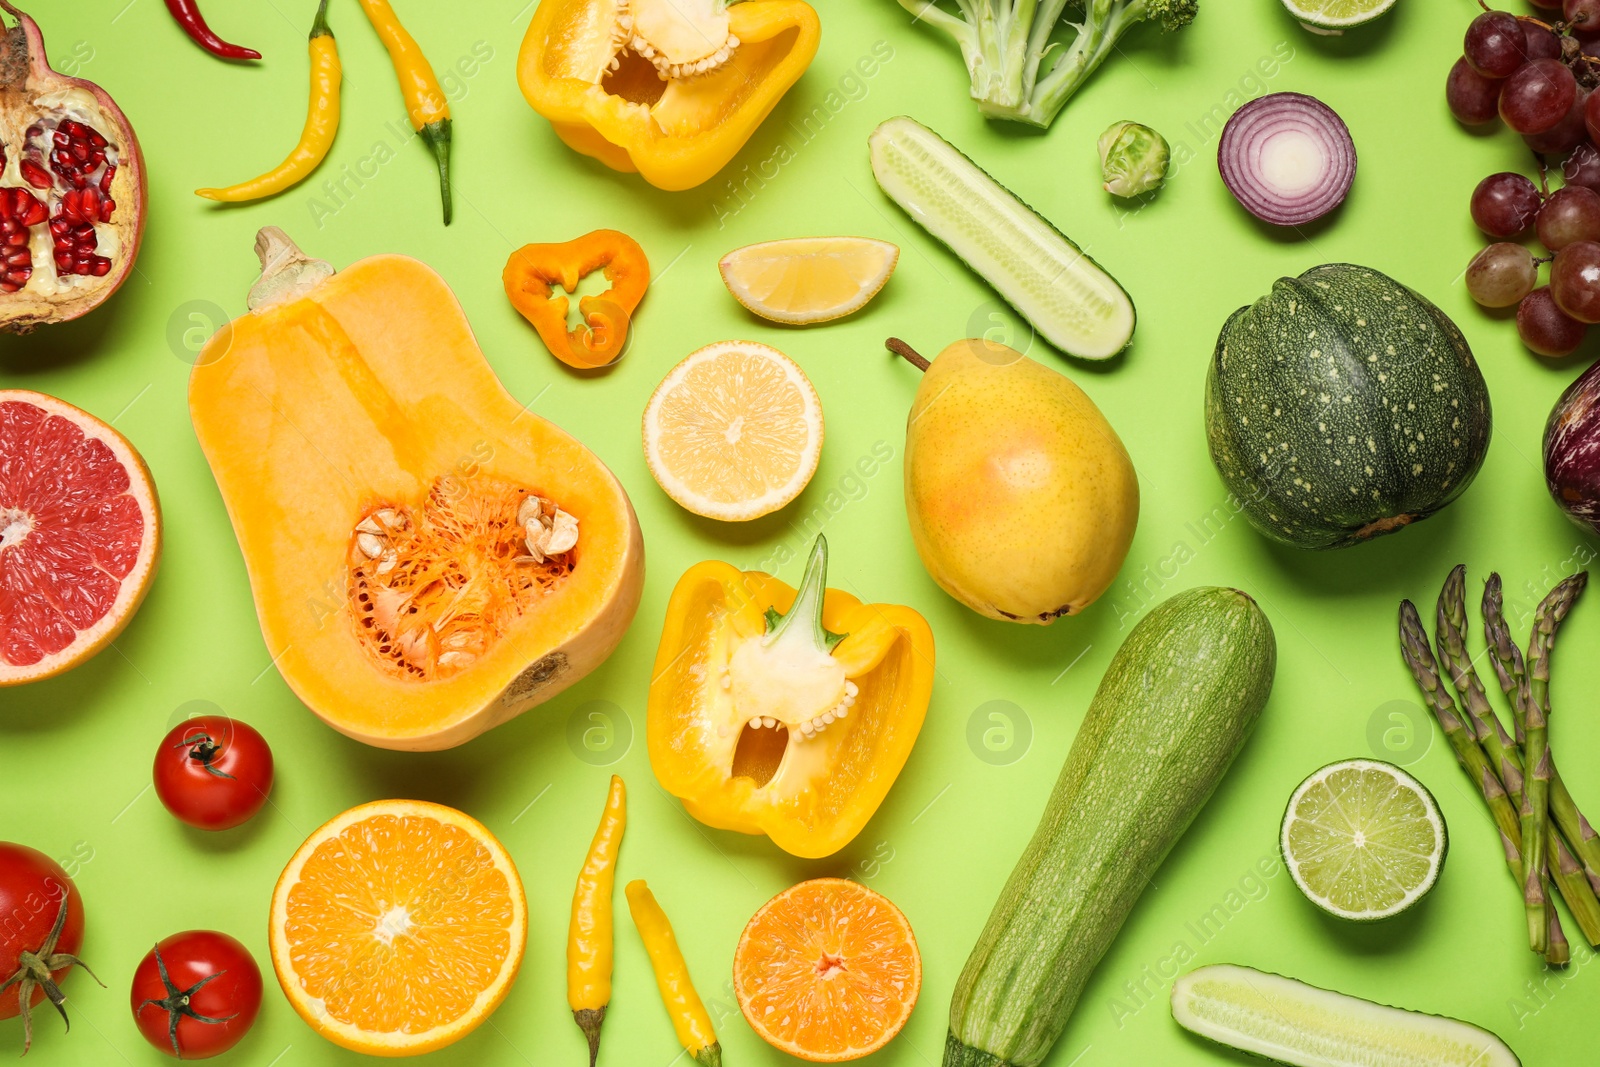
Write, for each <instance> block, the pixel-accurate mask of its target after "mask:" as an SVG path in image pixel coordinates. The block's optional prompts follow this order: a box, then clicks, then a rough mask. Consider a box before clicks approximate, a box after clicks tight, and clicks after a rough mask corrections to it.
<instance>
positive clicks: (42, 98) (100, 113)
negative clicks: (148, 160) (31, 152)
mask: <svg viewBox="0 0 1600 1067" xmlns="http://www.w3.org/2000/svg"><path fill="white" fill-rule="evenodd" d="M41 118H48V119H50V120H52V121H53V122H54V123H55V124H56V125H59V124H60V122H61V120H63V119H71V120H73V121H75V122H81V123H83V124H84V125H85V126H88V127H90V128H91V129H93V130H95V131H96V132H97V133H99V134H100V135H101V136H102V137H104V138H105V139H106V141H107V146H106V163H107V164H108V165H110V166H115V167H116V168H117V174H116V176H115V177H114V178H112V180H111V189H110V192H109V193H107V194H106V195H108V196H109V197H110V198H111V199H113V200H115V201H116V202H117V210H116V211H115V212H114V213H113V215H112V220H111V221H110V222H97V223H95V224H94V232H95V236H96V238H98V241H99V246H98V247H97V248H96V250H95V252H96V254H97V255H101V256H105V257H106V258H107V259H109V260H111V262H112V267H111V271H110V273H108V274H106V275H104V276H102V277H98V278H97V277H95V276H94V275H92V274H65V275H63V274H60V273H58V272H57V270H56V260H55V249H54V245H53V242H52V240H51V236H50V222H49V220H48V219H46V220H45V221H44V222H41V223H38V224H37V225H35V226H32V227H30V228H29V231H28V250H29V252H30V253H31V254H32V258H33V274H32V276H30V277H29V278H28V282H27V284H26V285H24V286H23V287H22V290H21V291H20V292H17V293H3V294H0V310H3V308H4V305H5V303H6V302H7V301H21V300H23V299H24V298H26V297H30V296H31V297H33V298H35V299H42V300H48V299H52V298H55V299H59V298H61V297H64V296H69V295H77V294H79V293H87V292H88V291H89V290H92V289H95V288H99V287H101V286H108V285H114V284H116V282H117V280H118V278H119V276H120V275H121V274H122V270H121V265H122V264H121V257H122V254H123V251H124V247H125V246H124V241H123V229H124V227H125V226H130V227H131V226H132V225H133V221H132V220H133V215H134V203H133V201H134V198H135V193H134V190H133V188H132V186H131V182H132V177H131V175H130V174H129V173H128V170H129V168H128V166H127V165H126V164H127V162H128V160H127V159H126V158H125V146H124V145H122V144H121V143H120V140H121V131H120V130H119V128H118V126H117V124H116V123H114V122H112V121H111V119H110V118H109V117H108V116H107V115H106V113H105V111H104V110H103V109H102V108H101V106H100V102H99V101H98V100H97V99H95V95H94V94H93V93H91V92H89V91H88V90H87V89H82V88H78V87H71V88H64V89H57V90H54V91H52V92H48V93H40V94H38V95H37V96H34V97H33V98H32V99H31V100H30V101H29V102H28V106H26V107H22V108H18V109H16V110H14V111H9V112H7V111H0V142H3V143H4V145H5V155H6V160H5V167H4V169H3V170H0V188H13V187H15V188H20V189H26V190H27V191H28V192H29V193H31V194H33V195H34V196H35V197H36V198H38V199H40V200H43V201H45V202H46V206H47V207H48V208H49V209H50V211H51V214H52V215H53V214H54V211H55V206H56V204H58V203H59V201H60V194H61V190H60V189H59V188H57V187H54V186H52V187H51V188H50V189H36V188H34V187H33V186H32V185H29V184H28V182H27V181H26V180H24V178H23V177H22V159H23V152H22V148H23V146H24V144H25V142H26V138H27V132H28V128H29V127H30V126H32V125H34V123H36V122H38V121H39V120H40V119H41ZM51 128H53V127H51ZM49 136H50V129H46V131H45V137H46V138H47V139H48V138H49ZM47 153H48V150H47ZM45 169H46V170H50V172H51V176H52V177H54V176H55V172H54V171H53V170H51V168H50V167H49V164H48V163H46V164H45Z"/></svg>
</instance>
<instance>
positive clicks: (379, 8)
mask: <svg viewBox="0 0 1600 1067" xmlns="http://www.w3.org/2000/svg"><path fill="white" fill-rule="evenodd" d="M361 10H363V11H365V12H366V13H367V21H369V22H371V23H372V28H373V29H375V30H377V31H378V39H379V40H381V41H382V42H383V46H384V47H385V48H387V49H388V50H389V58H390V59H391V60H393V61H394V72H395V75H396V76H397V77H398V78H399V79H400V94H401V95H402V96H403V97H405V102H406V113H407V114H408V115H409V116H410V117H411V126H412V128H413V129H414V130H416V131H417V132H418V133H420V134H421V135H422V139H423V141H425V142H427V145H428V147H429V148H430V149H432V150H433V156H434V158H435V159H436V160H438V161H439V195H440V196H441V197H442V198H443V199H444V224H445V225H446V226H448V225H450V214H451V212H450V102H449V101H448V100H446V99H445V95H444V90H443V89H440V88H439V79H438V78H436V77H434V75H433V67H431V66H429V65H428V57H427V56H425V55H423V54H422V49H421V48H419V47H418V46H417V42H416V39H415V38H413V37H412V36H411V35H410V34H409V33H407V32H406V28H405V27H404V26H402V25H400V19H399V17H398V16H397V15H395V13H394V8H392V7H390V6H389V0H361Z"/></svg>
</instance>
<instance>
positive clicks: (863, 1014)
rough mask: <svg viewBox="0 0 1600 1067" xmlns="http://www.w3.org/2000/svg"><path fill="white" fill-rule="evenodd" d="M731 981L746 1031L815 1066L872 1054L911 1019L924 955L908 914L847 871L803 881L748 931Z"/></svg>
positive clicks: (762, 913)
mask: <svg viewBox="0 0 1600 1067" xmlns="http://www.w3.org/2000/svg"><path fill="white" fill-rule="evenodd" d="M733 987H734V992H735V993H736V994H737V995H738V998H739V1009H740V1010H741V1011H743V1012H744V1017H745V1020H746V1021H747V1022H749V1024H750V1027H751V1029H753V1030H755V1032H756V1033H758V1034H760V1035H761V1037H762V1039H763V1040H765V1041H766V1042H767V1043H768V1044H769V1045H771V1046H772V1047H773V1048H776V1049H778V1050H780V1051H782V1052H787V1053H788V1054H789V1055H791V1056H798V1057H799V1058H800V1059H803V1060H810V1061H812V1062H813V1063H839V1062H842V1061H844V1060H854V1059H859V1058H861V1057H862V1056H866V1055H868V1054H869V1053H873V1052H876V1051H878V1050H879V1049H880V1048H882V1047H883V1046H884V1045H886V1044H888V1043H889V1040H890V1039H891V1038H893V1037H894V1035H896V1034H898V1033H899V1032H900V1030H901V1028H902V1027H904V1026H905V1024H906V1020H907V1019H909V1018H911V1009H912V1008H914V1007H916V1004H917V994H918V993H919V992H920V991H921V990H922V955H921V953H919V952H918V951H917V939H916V937H915V936H914V935H913V934H912V933H911V924H910V923H909V922H907V921H906V917H905V914H904V913H903V912H901V910H900V909H899V908H897V907H895V906H894V905H893V904H891V903H890V902H889V900H888V899H887V898H886V897H884V896H883V895H882V894H880V893H874V892H873V891H872V890H870V889H868V888H867V887H866V886H863V885H860V884H859V883H856V882H851V881H848V880H846V879H843V878H816V879H813V880H811V881H809V882H801V883H800V884H799V885H797V886H795V887H793V888H792V889H786V890H784V891H783V892H782V893H779V894H778V895H777V896H775V897H773V898H772V899H771V900H769V901H767V903H766V905H765V906H763V907H762V909H761V910H760V911H758V912H756V914H755V917H754V918H753V919H751V920H750V923H749V925H748V926H746V927H745V928H744V936H743V937H741V938H740V939H739V947H738V949H737V950H736V951H735V952H734V956H733Z"/></svg>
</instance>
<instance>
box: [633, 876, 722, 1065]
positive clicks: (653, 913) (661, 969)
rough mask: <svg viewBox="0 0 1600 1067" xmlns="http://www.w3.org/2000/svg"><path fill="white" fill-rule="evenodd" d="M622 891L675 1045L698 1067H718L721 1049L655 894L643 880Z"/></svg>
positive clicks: (670, 924) (687, 966)
mask: <svg viewBox="0 0 1600 1067" xmlns="http://www.w3.org/2000/svg"><path fill="white" fill-rule="evenodd" d="M626 892H627V894H628V911H629V912H631V913H632V915H633V925H634V926H636V927H638V928H639V939H640V940H642V941H643V942H644V950H645V951H646V952H648V953H649V954H650V966H651V968H652V969H654V970H655V972H656V986H657V987H658V988H659V989H660V990H661V1000H662V1002H663V1003H665V1004H666V1006H667V1014H668V1015H670V1016H672V1029H673V1030H674V1031H676V1032H677V1035H678V1043H679V1044H680V1045H682V1046H683V1047H684V1049H685V1050H686V1051H687V1052H688V1053H689V1055H691V1056H693V1057H694V1059H695V1062H696V1063H698V1064H700V1065H701V1067H722V1046H721V1045H720V1044H718V1043H717V1035H716V1032H715V1031H714V1030H713V1029H712V1028H711V1016H710V1015H709V1014H707V1013H706V1006H705V1005H704V1004H702V1003H701V1002H700V994H698V993H696V992H695V991H694V982H693V981H692V980H691V979H690V977H689V965H688V964H687V963H685V962H684V960H683V951H682V950H681V949H679V948H678V939H677V937H676V936H675V935H674V934H673V933H672V923H670V922H668V921H667V913H666V912H664V911H662V910H661V905H660V904H657V903H656V898H655V895H654V894H653V893H651V892H650V887H649V886H647V885H645V884H644V880H643V879H640V880H639V881H635V882H629V883H628V888H627V890H626Z"/></svg>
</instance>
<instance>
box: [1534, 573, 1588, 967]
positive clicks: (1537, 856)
mask: <svg viewBox="0 0 1600 1067" xmlns="http://www.w3.org/2000/svg"><path fill="white" fill-rule="evenodd" d="M1588 580H1589V576H1588V574H1587V573H1584V572H1579V573H1578V574H1575V575H1572V576H1571V577H1568V578H1563V579H1562V580H1561V581H1560V582H1558V583H1557V584H1556V587H1555V588H1554V589H1552V590H1551V591H1550V594H1549V595H1548V596H1546V597H1545V598H1544V599H1543V600H1542V601H1540V602H1539V607H1538V609H1537V610H1536V611H1535V612H1534V614H1533V634H1532V636H1531V637H1530V638H1529V640H1528V688H1529V691H1530V693H1531V695H1532V699H1531V700H1529V701H1528V706H1527V708H1526V709H1525V712H1524V714H1525V715H1526V717H1527V742H1526V744H1525V746H1524V748H1525V750H1526V754H1525V758H1524V759H1523V766H1524V767H1525V768H1526V769H1527V781H1526V783H1525V785H1524V787H1523V792H1522V811H1521V823H1522V842H1523V846H1522V852H1523V856H1522V859H1523V872H1522V882H1523V901H1524V903H1525V904H1526V905H1527V909H1528V942H1529V944H1531V945H1532V946H1533V949H1534V951H1535V952H1543V951H1544V950H1545V948H1546V947H1547V946H1548V945H1549V930H1548V927H1547V924H1546V922H1545V914H1544V911H1545V908H1546V906H1547V900H1546V894H1545V891H1544V877H1543V874H1542V872H1543V870H1544V863H1545V856H1546V852H1545V835H1546V833H1547V832H1548V831H1547V827H1548V825H1549V821H1550V779H1551V776H1552V774H1553V773H1554V772H1553V767H1552V764H1551V762H1550V746H1549V739H1550V734H1549V725H1550V653H1551V651H1552V650H1553V649H1554V648H1555V643H1556V628H1557V627H1559V626H1560V625H1561V621H1562V620H1563V619H1565V618H1566V616H1567V612H1569V611H1571V610H1572V605H1573V603H1574V602H1575V601H1576V600H1577V599H1578V595H1579V594H1580V593H1582V592H1583V587H1584V585H1586V584H1587V583H1588Z"/></svg>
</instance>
